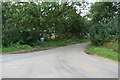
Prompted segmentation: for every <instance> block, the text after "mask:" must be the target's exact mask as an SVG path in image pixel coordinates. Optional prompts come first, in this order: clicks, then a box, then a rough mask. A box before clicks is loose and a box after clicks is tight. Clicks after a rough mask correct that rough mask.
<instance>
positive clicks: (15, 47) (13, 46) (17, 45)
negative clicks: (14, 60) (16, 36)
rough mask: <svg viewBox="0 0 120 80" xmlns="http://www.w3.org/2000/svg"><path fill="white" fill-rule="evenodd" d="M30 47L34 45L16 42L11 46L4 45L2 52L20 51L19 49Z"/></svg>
mask: <svg viewBox="0 0 120 80" xmlns="http://www.w3.org/2000/svg"><path fill="white" fill-rule="evenodd" d="M29 49H32V47H31V46H29V45H19V44H14V45H12V46H10V47H4V48H2V53H5V52H13V51H19V50H29Z"/></svg>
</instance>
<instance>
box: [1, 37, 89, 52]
mask: <svg viewBox="0 0 120 80" xmlns="http://www.w3.org/2000/svg"><path fill="white" fill-rule="evenodd" d="M86 41H89V40H88V39H63V40H58V41H44V42H40V41H39V42H37V43H35V44H34V46H29V45H20V44H13V45H11V46H9V47H4V48H2V53H6V52H13V51H21V50H35V49H40V48H55V47H61V46H66V45H70V44H76V43H81V42H86Z"/></svg>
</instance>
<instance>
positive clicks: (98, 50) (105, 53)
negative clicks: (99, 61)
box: [86, 44, 118, 61]
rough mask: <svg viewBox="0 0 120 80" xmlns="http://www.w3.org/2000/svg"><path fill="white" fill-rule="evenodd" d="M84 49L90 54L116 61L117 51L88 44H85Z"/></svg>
mask: <svg viewBox="0 0 120 80" xmlns="http://www.w3.org/2000/svg"><path fill="white" fill-rule="evenodd" d="M86 50H87V52H88V53H90V54H95V55H99V56H102V57H105V58H108V59H112V60H116V61H117V60H118V53H117V52H115V51H112V50H111V49H108V48H105V47H97V46H94V45H91V44H90V45H87V46H86Z"/></svg>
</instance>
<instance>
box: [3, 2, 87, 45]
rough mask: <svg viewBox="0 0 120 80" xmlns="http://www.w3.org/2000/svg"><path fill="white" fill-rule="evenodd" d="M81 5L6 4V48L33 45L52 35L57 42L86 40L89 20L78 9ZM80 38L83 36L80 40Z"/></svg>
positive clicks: (4, 9)
mask: <svg viewBox="0 0 120 80" xmlns="http://www.w3.org/2000/svg"><path fill="white" fill-rule="evenodd" d="M81 4H82V3H69V2H65V3H62V4H59V3H57V2H42V3H39V2H38V3H35V2H14V3H13V2H5V3H3V9H2V12H3V14H2V16H3V46H9V45H10V44H15V43H17V42H20V44H28V45H33V44H34V43H35V42H36V41H38V40H39V38H40V37H45V38H46V39H47V37H46V36H48V35H50V34H51V33H53V34H55V36H56V39H57V38H59V39H61V38H65V37H68V38H72V37H81V38H82V37H83V36H82V35H83V34H84V35H85V34H86V33H87V32H86V25H85V21H86V19H85V18H83V17H82V16H81V15H80V14H81V13H80V12H79V13H78V12H77V11H78V10H77V8H76V6H79V7H80V6H81ZM80 35H81V36H80Z"/></svg>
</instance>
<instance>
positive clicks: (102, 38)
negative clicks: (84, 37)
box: [90, 2, 119, 45]
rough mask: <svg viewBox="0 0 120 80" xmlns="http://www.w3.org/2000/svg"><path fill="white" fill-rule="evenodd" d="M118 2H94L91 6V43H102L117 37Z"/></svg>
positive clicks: (115, 39)
mask: <svg viewBox="0 0 120 80" xmlns="http://www.w3.org/2000/svg"><path fill="white" fill-rule="evenodd" d="M118 4H119V2H96V3H95V4H94V5H92V7H91V10H90V11H91V14H92V21H91V24H93V25H92V27H91V29H90V35H91V40H92V43H93V44H95V45H103V44H104V43H106V42H110V41H117V39H118Z"/></svg>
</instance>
